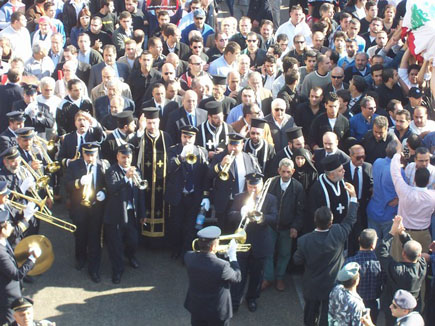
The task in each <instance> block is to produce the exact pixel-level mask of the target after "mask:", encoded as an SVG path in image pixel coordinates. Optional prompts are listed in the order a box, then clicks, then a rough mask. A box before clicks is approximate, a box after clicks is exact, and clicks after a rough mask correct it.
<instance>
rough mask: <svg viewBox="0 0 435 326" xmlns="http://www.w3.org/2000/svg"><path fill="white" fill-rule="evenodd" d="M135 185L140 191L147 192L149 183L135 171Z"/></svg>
mask: <svg viewBox="0 0 435 326" xmlns="http://www.w3.org/2000/svg"><path fill="white" fill-rule="evenodd" d="M132 180H133V183H134V185H135V186H136V187H138V188H139V189H140V190H145V189H146V188H148V181H147V180H145V179H142V178H141V176H140V174H139V172H137V171H135V172H134V174H133V179H132Z"/></svg>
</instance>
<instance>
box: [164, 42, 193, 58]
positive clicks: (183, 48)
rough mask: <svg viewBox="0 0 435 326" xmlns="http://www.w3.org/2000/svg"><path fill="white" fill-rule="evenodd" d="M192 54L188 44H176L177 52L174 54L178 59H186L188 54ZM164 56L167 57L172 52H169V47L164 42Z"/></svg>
mask: <svg viewBox="0 0 435 326" xmlns="http://www.w3.org/2000/svg"><path fill="white" fill-rule="evenodd" d="M189 52H190V48H189V46H188V45H187V44H184V43H182V42H177V43H176V44H175V50H174V53H175V54H176V55H178V57H179V58H180V59H181V58H184V57H185V56H186V54H188V53H189ZM162 53H163V55H165V56H167V55H168V54H169V53H170V52H169V48H168V45H167V44H166V42H163V52H162Z"/></svg>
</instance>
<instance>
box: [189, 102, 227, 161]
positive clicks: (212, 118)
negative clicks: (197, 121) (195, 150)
mask: <svg viewBox="0 0 435 326" xmlns="http://www.w3.org/2000/svg"><path fill="white" fill-rule="evenodd" d="M205 109H206V110H207V121H205V122H204V123H202V124H201V125H199V126H198V129H199V132H198V134H197V137H196V144H197V145H200V146H202V147H204V148H205V149H206V150H207V152H208V159H209V160H211V159H212V158H213V157H214V156H215V155H216V154H218V153H220V152H222V151H223V150H224V148H225V147H226V145H227V144H228V134H230V133H233V132H234V130H233V127H231V126H230V125H228V124H227V123H226V122H225V121H224V114H223V112H222V105H221V103H219V102H216V101H210V102H208V103H206V104H205Z"/></svg>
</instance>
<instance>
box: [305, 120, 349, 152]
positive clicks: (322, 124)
mask: <svg viewBox="0 0 435 326" xmlns="http://www.w3.org/2000/svg"><path fill="white" fill-rule="evenodd" d="M327 131H333V132H334V133H335V134H336V135H337V137H338V141H339V142H340V141H341V140H343V139H346V138H347V137H348V136H349V134H350V127H349V120H347V119H346V118H345V117H344V115H342V114H341V113H339V114H338V116H337V120H336V121H335V125H334V129H333V128H331V125H330V124H329V120H328V116H327V115H326V113H323V114H321V115H319V116H317V117H316V118H315V119H314V120H313V122H312V123H311V128H310V139H309V142H310V145H311V147H313V146H314V145H317V146H319V147H322V146H323V140H322V137H323V134H324V133H325V132H327Z"/></svg>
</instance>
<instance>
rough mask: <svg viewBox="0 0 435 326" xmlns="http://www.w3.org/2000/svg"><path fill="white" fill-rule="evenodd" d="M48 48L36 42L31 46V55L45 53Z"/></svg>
mask: <svg viewBox="0 0 435 326" xmlns="http://www.w3.org/2000/svg"><path fill="white" fill-rule="evenodd" d="M47 50H48V48H47V46H46V45H45V44H44V43H41V42H36V43H35V44H33V46H32V53H33V54H37V53H40V52H47Z"/></svg>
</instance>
